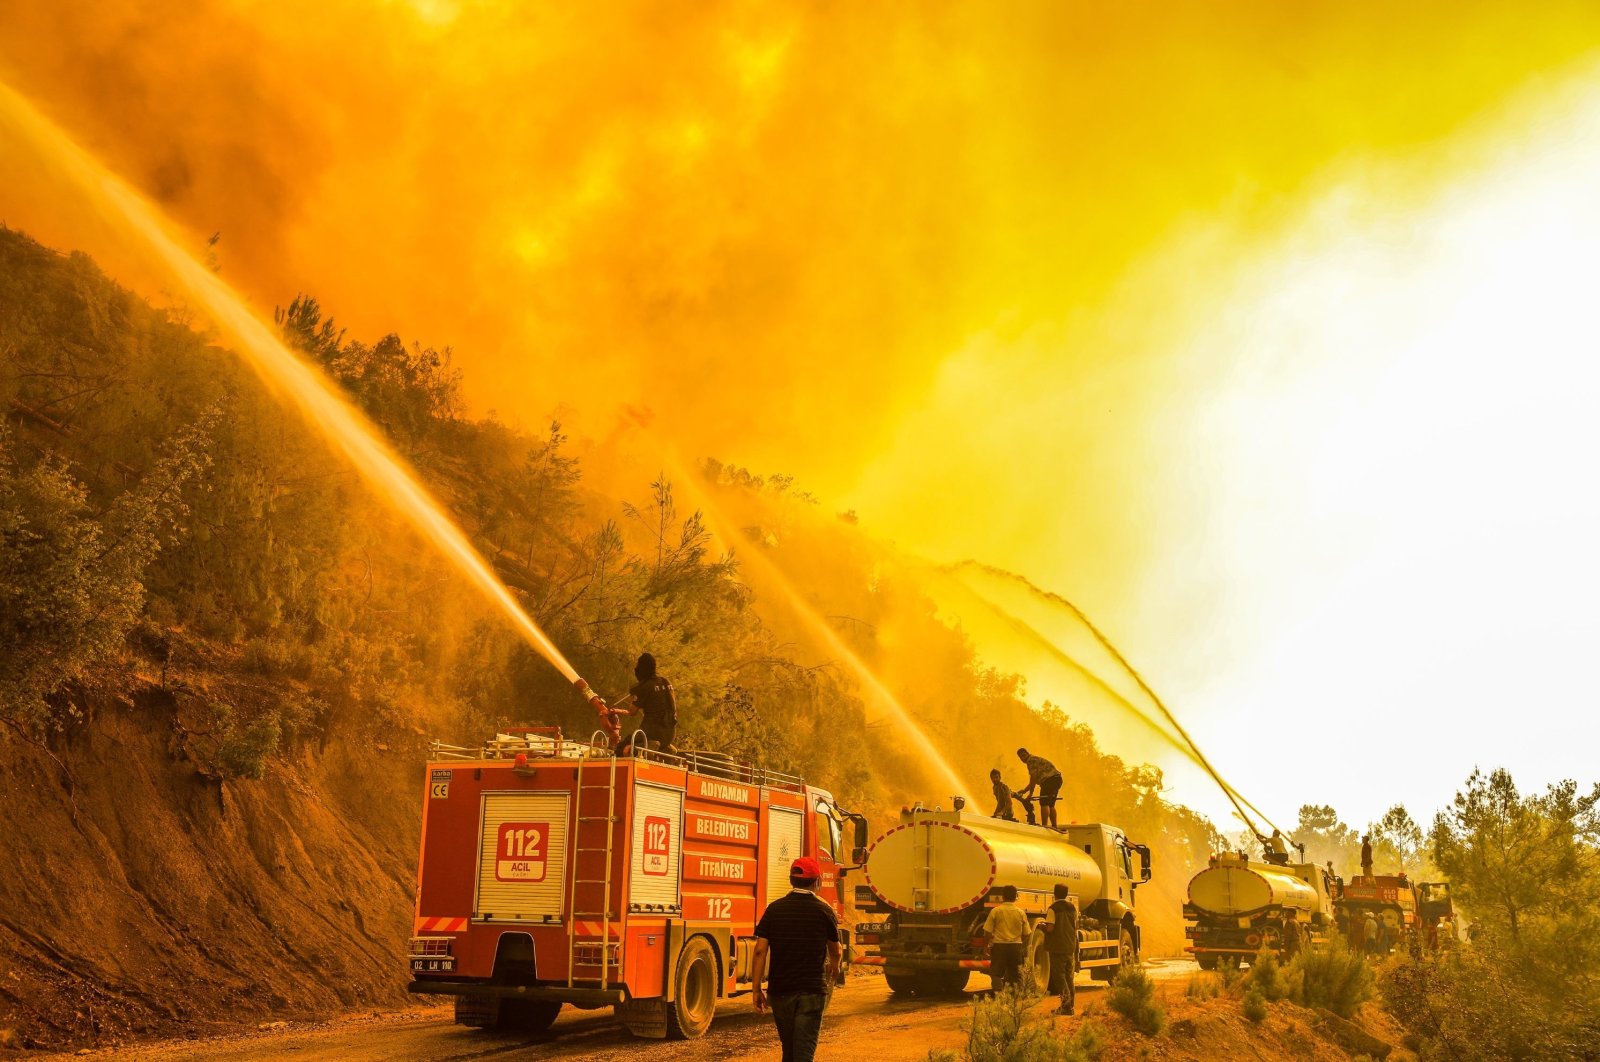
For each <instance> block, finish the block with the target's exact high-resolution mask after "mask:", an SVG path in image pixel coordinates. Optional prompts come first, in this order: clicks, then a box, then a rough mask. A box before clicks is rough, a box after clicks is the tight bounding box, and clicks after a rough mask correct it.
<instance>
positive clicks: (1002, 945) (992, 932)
mask: <svg viewBox="0 0 1600 1062" xmlns="http://www.w3.org/2000/svg"><path fill="white" fill-rule="evenodd" d="M1000 900H1001V902H1000V903H998V904H996V905H995V906H994V907H992V908H990V909H989V917H988V918H987V919H985V920H984V923H983V935H984V936H986V937H988V938H989V979H990V981H991V983H992V984H993V985H994V988H995V990H996V991H999V990H1001V989H1005V988H1018V989H1020V988H1021V987H1022V985H1023V968H1024V966H1026V964H1027V959H1028V937H1029V935H1030V934H1031V933H1032V929H1031V928H1030V927H1029V925H1028V916H1027V914H1026V913H1025V912H1024V911H1023V910H1022V908H1020V907H1018V906H1017V887H1016V886H1015V885H1007V886H1005V887H1004V888H1003V889H1001V890H1000ZM1039 928H1040V929H1042V930H1044V941H1043V944H1044V949H1045V952H1046V953H1047V954H1048V955H1049V961H1050V984H1049V991H1050V992H1051V994H1052V995H1057V996H1060V997H1061V1002H1060V1004H1059V1006H1058V1007H1057V1012H1058V1013H1061V1014H1071V1013H1072V1011H1073V1001H1074V996H1073V983H1072V979H1073V978H1074V977H1075V976H1076V975H1077V972H1078V909H1077V908H1076V907H1074V906H1073V904H1072V901H1071V900H1069V899H1068V898H1067V887H1066V886H1065V885H1063V884H1057V885H1056V886H1055V891H1054V893H1053V896H1052V900H1051V903H1050V907H1049V908H1048V909H1047V910H1046V911H1045V916H1044V921H1043V922H1041V923H1039Z"/></svg>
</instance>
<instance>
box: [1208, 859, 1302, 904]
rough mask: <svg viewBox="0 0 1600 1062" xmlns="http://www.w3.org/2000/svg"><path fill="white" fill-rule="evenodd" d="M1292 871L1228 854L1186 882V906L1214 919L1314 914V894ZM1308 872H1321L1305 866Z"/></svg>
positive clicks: (1287, 868)
mask: <svg viewBox="0 0 1600 1062" xmlns="http://www.w3.org/2000/svg"><path fill="white" fill-rule="evenodd" d="M1294 869H1295V868H1293V867H1275V866H1270V865H1268V864H1266V863H1252V862H1249V861H1248V860H1246V859H1243V858H1241V857H1240V856H1236V855H1232V854H1229V855H1221V856H1217V857H1216V859H1215V861H1214V862H1213V863H1212V865H1211V866H1209V867H1207V868H1206V869H1205V870H1202V871H1201V872H1200V873H1198V874H1196V875H1195V876H1194V878H1193V879H1192V880H1190V882H1189V902H1190V903H1192V904H1194V905H1195V906H1196V907H1198V908H1199V909H1200V910H1202V911H1205V912H1207V913H1208V914H1215V915H1240V914H1245V913H1248V912H1251V911H1258V910H1260V909H1261V908H1263V907H1292V908H1296V909H1298V910H1303V911H1315V910H1317V909H1318V907H1319V903H1318V899H1317V890H1316V889H1315V888H1313V887H1312V886H1311V885H1310V883H1308V882H1307V881H1306V880H1305V879H1304V878H1301V877H1297V876H1296V875H1295V873H1294ZM1308 869H1309V870H1310V871H1312V872H1316V873H1320V872H1321V869H1320V868H1319V867H1315V866H1310V865H1309V864H1308Z"/></svg>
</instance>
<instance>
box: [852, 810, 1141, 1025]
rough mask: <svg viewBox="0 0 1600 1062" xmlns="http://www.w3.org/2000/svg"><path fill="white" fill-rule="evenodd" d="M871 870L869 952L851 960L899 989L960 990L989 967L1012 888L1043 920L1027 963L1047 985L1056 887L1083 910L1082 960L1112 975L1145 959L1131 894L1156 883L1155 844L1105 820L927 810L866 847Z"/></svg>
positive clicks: (862, 932) (1033, 917)
mask: <svg viewBox="0 0 1600 1062" xmlns="http://www.w3.org/2000/svg"><path fill="white" fill-rule="evenodd" d="M864 876H865V879H866V883H865V884H863V885H858V886H856V894H855V898H856V906H857V910H858V911H859V912H860V915H861V918H862V919H863V921H861V922H859V923H857V925H856V940H855V943H856V944H857V945H860V946H862V947H863V948H864V949H867V950H866V951H865V953H864V954H858V955H856V956H854V957H853V961H854V962H855V963H857V964H859V965H873V966H881V967H883V972H884V976H885V978H886V979H887V981H888V983H889V987H890V989H891V990H892V991H894V992H897V993H902V994H905V993H913V994H918V995H939V994H945V993H954V992H959V991H961V990H962V989H963V988H965V987H966V984H967V980H968V978H969V977H970V976H971V974H972V971H974V970H987V969H988V968H989V960H988V958H987V957H986V956H985V954H984V944H985V941H984V940H983V938H982V930H983V924H984V921H985V920H986V919H987V918H988V916H989V911H990V909H991V908H993V907H994V906H995V905H996V904H998V903H1000V902H1001V901H1000V893H1001V890H1002V889H1003V888H1005V886H1007V885H1014V886H1016V889H1017V906H1019V907H1020V908H1022V910H1023V911H1024V912H1025V913H1026V914H1027V916H1028V922H1029V924H1030V925H1031V926H1033V927H1034V930H1033V933H1032V934H1031V937H1030V939H1029V941H1028V959H1027V965H1026V966H1025V967H1024V969H1028V970H1031V971H1032V974H1033V976H1034V978H1035V979H1036V980H1037V982H1038V984H1039V987H1040V988H1041V989H1043V988H1044V987H1045V986H1046V985H1047V984H1048V981H1049V975H1050V957H1049V953H1048V952H1047V951H1046V950H1045V948H1044V946H1043V933H1042V931H1041V930H1040V929H1039V928H1038V924H1039V923H1040V922H1041V921H1042V920H1043V918H1044V915H1045V912H1046V910H1047V909H1048V908H1049V906H1050V903H1051V902H1052V899H1053V895H1052V893H1053V890H1054V887H1055V886H1056V885H1057V884H1064V885H1066V886H1067V893H1068V896H1069V898H1070V899H1071V901H1072V902H1073V903H1074V904H1075V905H1076V907H1077V909H1078V937H1079V950H1078V956H1079V965H1080V966H1081V967H1083V968H1087V969H1088V970H1089V971H1090V974H1091V976H1093V977H1095V978H1096V979H1098V980H1110V979H1111V978H1112V977H1114V976H1115V975H1116V972H1117V970H1118V969H1119V968H1120V967H1121V966H1122V964H1123V963H1125V962H1126V963H1132V962H1136V961H1137V958H1138V952H1139V922H1138V919H1137V918H1136V917H1135V914H1134V890H1136V889H1137V888H1138V887H1139V886H1140V885H1141V884H1143V883H1144V882H1146V881H1149V880H1150V849H1149V848H1148V847H1146V846H1145V845H1141V844H1134V843H1133V842H1131V841H1129V840H1128V838H1127V836H1126V835H1125V834H1124V833H1123V832H1122V830H1121V829H1119V828H1117V827H1116V826H1108V825H1105V824H1104V823H1088V824H1083V825H1079V824H1073V825H1070V826H1065V827H1062V828H1060V829H1051V828H1046V827H1043V826H1028V825H1024V824H1022V823H1017V822H1010V821H1006V820H1002V819H993V818H989V817H988V816H985V815H974V814H971V813H969V812H967V811H965V810H963V809H962V808H961V807H959V805H958V807H957V808H956V810H954V811H942V810H940V809H937V808H935V809H933V810H928V809H924V808H922V807H920V806H919V807H913V808H910V809H908V810H905V811H903V812H901V815H900V822H899V824H898V825H896V826H894V827H893V828H892V829H890V830H889V831H888V832H886V833H884V834H883V835H882V836H881V837H879V838H878V839H877V841H875V842H874V843H873V844H872V845H871V846H870V847H869V848H868V850H867V860H866V867H865V875H864Z"/></svg>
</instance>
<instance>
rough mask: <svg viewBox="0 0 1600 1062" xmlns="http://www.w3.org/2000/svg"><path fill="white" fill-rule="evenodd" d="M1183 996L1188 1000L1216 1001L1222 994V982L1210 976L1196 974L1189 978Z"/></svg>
mask: <svg viewBox="0 0 1600 1062" xmlns="http://www.w3.org/2000/svg"><path fill="white" fill-rule="evenodd" d="M1183 994H1184V995H1185V996H1187V997H1188V998H1190V999H1216V998H1217V997H1218V996H1219V995H1221V994H1222V980H1221V979H1220V978H1218V977H1216V976H1214V975H1212V974H1207V973H1202V974H1196V975H1195V976H1194V977H1191V978H1189V984H1188V986H1187V987H1186V988H1184V990H1183Z"/></svg>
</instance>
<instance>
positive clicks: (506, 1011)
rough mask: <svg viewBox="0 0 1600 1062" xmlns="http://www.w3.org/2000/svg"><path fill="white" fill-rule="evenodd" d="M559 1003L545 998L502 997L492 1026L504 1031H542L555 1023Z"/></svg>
mask: <svg viewBox="0 0 1600 1062" xmlns="http://www.w3.org/2000/svg"><path fill="white" fill-rule="evenodd" d="M560 1013H561V1004H560V1003H554V1002H551V1001H550V1000H545V999H502V1000H501V1001H500V1014H499V1016H498V1017H496V1018H495V1023H494V1027H495V1028H496V1029H500V1030H503V1031H505V1032H518V1033H542V1032H544V1031H545V1030H546V1029H548V1028H550V1026H552V1025H554V1024H555V1023H556V1017H557V1016H558V1015H560Z"/></svg>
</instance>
